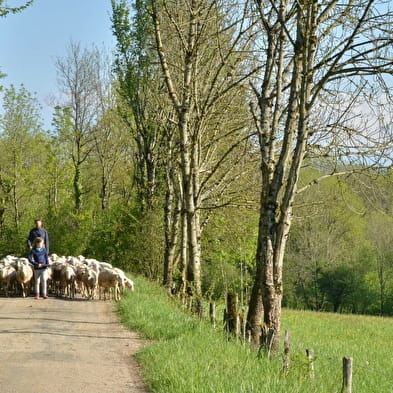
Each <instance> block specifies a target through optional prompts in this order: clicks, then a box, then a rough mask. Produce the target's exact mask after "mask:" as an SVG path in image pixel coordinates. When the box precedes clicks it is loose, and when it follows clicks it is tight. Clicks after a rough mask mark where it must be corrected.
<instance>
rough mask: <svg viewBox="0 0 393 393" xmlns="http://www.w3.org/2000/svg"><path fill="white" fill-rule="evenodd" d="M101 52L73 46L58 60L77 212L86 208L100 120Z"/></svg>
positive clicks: (71, 44) (77, 45)
mask: <svg viewBox="0 0 393 393" xmlns="http://www.w3.org/2000/svg"><path fill="white" fill-rule="evenodd" d="M99 59H100V55H99V51H98V50H97V49H94V48H93V49H91V50H88V49H82V48H81V46H80V44H79V43H75V42H72V41H71V42H70V44H69V47H68V53H67V55H66V56H65V57H64V58H58V59H57V60H56V63H55V66H56V69H57V74H58V80H59V88H60V91H61V93H62V94H63V97H62V101H63V102H62V104H61V106H62V107H63V108H70V110H69V116H70V117H71V123H72V128H71V129H68V128H67V129H64V130H63V132H64V134H63V138H66V139H68V141H69V143H70V155H71V159H72V163H73V167H74V180H73V188H74V205H75V210H76V211H77V212H79V211H80V209H81V205H82V196H83V194H84V193H85V191H84V189H83V177H82V168H83V164H84V163H85V162H86V160H87V158H88V157H89V155H90V153H91V151H92V148H93V146H94V144H93V138H92V129H93V126H94V124H95V122H96V120H97V83H98V81H99V75H98V74H97V72H98V71H99V70H100V67H99V61H100V60H99Z"/></svg>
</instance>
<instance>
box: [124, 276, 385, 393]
mask: <svg viewBox="0 0 393 393" xmlns="http://www.w3.org/2000/svg"><path fill="white" fill-rule="evenodd" d="M134 281H135V284H136V291H135V292H134V293H129V294H127V295H126V296H125V297H124V298H123V299H122V301H121V302H120V303H119V314H120V317H121V320H122V322H123V323H124V324H125V325H126V326H128V327H129V328H130V329H133V330H136V331H138V332H139V333H140V334H141V335H142V336H143V337H145V338H148V339H151V340H152V343H151V344H149V345H147V346H146V347H145V348H144V349H142V350H141V351H140V353H139V354H138V355H137V358H138V361H139V363H140V365H141V367H142V370H143V373H144V377H145V381H146V383H147V385H148V387H149V389H150V390H151V391H152V392H156V393H221V392H222V393H254V392H255V393H308V392H310V393H311V392H313V393H317V392H318V393H325V392H326V393H335V392H337V393H338V392H340V391H341V383H342V382H341V381H342V378H341V375H342V374H341V373H342V372H341V368H342V358H343V356H351V357H353V361H354V374H353V384H354V386H353V392H354V393H393V359H392V355H391V352H392V350H393V340H392V339H393V320H392V319H382V318H375V317H364V316H352V315H338V314H327V313H324V314H322V313H313V312H302V311H291V310H284V312H283V322H282V328H283V332H284V330H285V329H290V331H291V337H292V340H291V369H290V372H289V374H288V375H287V376H285V375H283V373H282V372H281V368H282V358H281V356H278V357H277V358H276V359H275V360H272V361H268V360H267V359H257V355H256V352H255V351H253V350H251V349H250V348H248V347H247V346H245V345H241V344H240V343H236V341H230V342H228V341H227V339H226V336H225V334H223V332H222V330H221V329H219V328H217V329H216V330H214V329H212V328H211V327H210V326H209V325H208V324H207V323H200V322H199V321H197V320H196V319H194V318H193V317H192V316H190V315H189V314H187V313H186V312H183V311H181V310H179V308H178V306H177V305H176V303H175V302H174V301H171V300H170V299H168V298H167V297H166V295H165V292H164V291H163V290H162V289H161V288H159V287H157V286H156V285H154V284H152V283H149V282H147V281H145V280H144V279H141V278H137V279H135V280H134ZM307 348H312V349H313V350H314V353H315V362H314V365H315V378H314V379H313V380H310V378H309V375H308V363H307V359H306V355H305V350H306V349H307Z"/></svg>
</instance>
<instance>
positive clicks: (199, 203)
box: [152, 0, 255, 311]
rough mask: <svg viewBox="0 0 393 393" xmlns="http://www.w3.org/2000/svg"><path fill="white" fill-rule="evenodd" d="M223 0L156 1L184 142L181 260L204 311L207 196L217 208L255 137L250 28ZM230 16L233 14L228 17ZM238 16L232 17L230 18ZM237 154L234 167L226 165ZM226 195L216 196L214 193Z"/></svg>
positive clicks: (159, 45) (159, 39)
mask: <svg viewBox="0 0 393 393" xmlns="http://www.w3.org/2000/svg"><path fill="white" fill-rule="evenodd" d="M230 7H231V6H230V5H228V8H227V9H225V10H224V9H223V8H222V4H221V3H219V2H217V1H212V2H206V1H203V0H196V1H192V2H180V3H178V2H172V1H162V2H161V1H152V18H153V23H154V31H155V40H156V49H157V52H158V55H159V59H160V64H161V69H162V73H163V75H164V79H165V84H166V88H167V91H168V96H169V98H170V100H171V103H172V113H173V119H172V120H173V121H174V123H175V125H176V128H177V140H178V141H179V154H180V159H179V163H180V175H181V184H180V185H181V188H180V192H181V203H182V214H183V216H182V224H181V227H182V241H181V251H180V255H181V260H182V266H183V270H184V271H187V272H188V276H187V275H185V274H183V277H187V286H188V289H189V291H190V292H191V293H192V294H193V295H194V296H195V297H196V299H197V307H198V308H199V311H201V308H200V306H201V296H202V287H201V231H202V229H203V225H204V224H203V222H202V220H201V209H202V208H203V207H206V206H203V203H204V201H206V200H207V199H208V198H209V197H210V198H211V199H210V206H209V207H210V208H213V207H217V206H216V205H219V204H220V203H219V202H218V200H219V199H220V197H221V198H222V195H223V194H222V191H223V190H224V189H225V185H227V184H229V183H230V182H229V178H230V176H231V175H230V174H231V170H229V171H228V170H224V169H223V168H224V167H225V166H226V165H227V166H226V169H228V168H230V169H233V168H235V167H236V166H237V165H236V164H237V161H236V159H234V157H238V158H239V157H242V154H241V153H240V150H239V149H240V147H241V146H243V144H242V142H244V141H245V140H246V139H247V138H248V136H249V135H247V132H246V131H245V129H246V127H247V121H245V119H247V116H244V111H243V110H244V109H245V106H244V102H239V101H238V100H237V98H238V97H241V96H242V91H243V92H244V86H243V83H242V82H243V81H244V80H245V79H246V78H247V76H248V75H250V74H252V73H253V72H255V69H254V68H253V62H252V58H251V56H249V54H250V52H249V41H248V40H247V38H246V35H245V32H246V31H248V25H247V23H246V21H245V18H244V14H242V12H240V13H239V12H238V8H236V7H235V8H236V11H235V8H233V9H231V8H230ZM224 15H227V17H224ZM232 17H233V19H232ZM229 158H231V159H232V160H233V161H232V165H230V164H228V162H229V161H230V159H229ZM221 186H223V188H221V190H222V191H221V192H220V193H217V194H216V197H215V198H213V197H212V195H213V191H214V190H218V188H220V187H221Z"/></svg>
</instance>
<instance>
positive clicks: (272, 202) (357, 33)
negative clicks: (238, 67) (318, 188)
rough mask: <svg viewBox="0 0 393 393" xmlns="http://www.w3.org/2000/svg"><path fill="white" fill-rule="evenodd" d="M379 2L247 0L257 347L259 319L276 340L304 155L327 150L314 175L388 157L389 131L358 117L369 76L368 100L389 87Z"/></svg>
mask: <svg viewBox="0 0 393 393" xmlns="http://www.w3.org/2000/svg"><path fill="white" fill-rule="evenodd" d="M384 3H385V2H384V1H378V0H355V1H353V0H350V1H344V2H337V1H323V0H301V1H292V0H282V1H256V2H255V6H256V9H257V10H258V18H259V21H260V33H261V36H260V37H261V39H260V40H259V41H258V44H261V45H263V48H262V49H263V51H262V52H261V53H263V57H262V58H261V62H262V63H263V64H264V72H263V73H262V75H261V80H262V82H261V84H260V86H257V85H256V83H253V90H254V92H255V96H256V106H255V108H253V115H254V119H255V124H256V126H257V128H258V135H259V146H260V156H261V179H262V184H261V194H260V204H261V208H260V220H259V236H258V247H257V254H256V265H257V266H256V276H255V281H254V286H253V291H252V297H251V300H250V304H249V314H248V321H249V323H250V328H251V331H252V337H253V342H254V343H255V344H257V345H259V342H260V335H261V328H260V326H261V319H263V322H264V324H265V326H266V327H267V328H269V329H272V331H273V332H274V340H273V348H274V349H277V346H278V343H279V336H280V326H281V300H282V293H283V282H282V273H283V261H284V254H285V246H286V241H287V237H288V234H289V231H290V228H291V222H292V205H293V201H294V199H295V196H296V194H298V193H299V192H301V191H302V190H301V189H299V188H298V178H299V171H300V168H301V166H302V164H303V161H304V158H305V157H306V156H308V157H309V158H310V159H312V158H313V157H315V156H316V155H317V154H320V155H321V156H322V155H324V156H325V157H326V156H329V155H330V156H332V157H334V159H335V161H334V162H335V164H334V165H332V166H331V168H330V170H329V173H325V174H323V176H322V177H324V176H327V175H331V174H336V175H337V174H338V173H340V171H341V173H342V172H344V171H346V170H348V171H349V172H354V171H355V168H354V163H355V162H356V161H359V160H361V159H363V163H365V164H366V165H367V166H369V165H370V164H372V163H373V164H375V165H381V164H389V163H390V162H391V161H390V157H385V162H382V161H381V156H380V154H378V153H379V152H380V153H382V154H385V153H388V150H387V147H388V146H389V143H391V138H390V134H389V133H387V132H384V130H379V129H377V128H376V127H372V125H371V124H367V123H366V120H365V119H366V117H367V116H364V117H362V115H363V114H364V113H365V110H364V106H365V105H367V103H368V102H369V101H367V100H368V98H369V97H370V94H371V95H373V92H374V91H375V83H377V84H378V83H379V85H378V86H380V87H381V90H380V93H381V94H379V95H374V98H380V99H381V95H382V94H386V93H387V92H388V89H387V83H388V79H387V78H385V79H384V75H389V74H390V73H391V67H392V64H393V63H392V60H391V59H392V54H391V49H392V38H391V36H390V35H389V31H390V27H389V26H391V23H392V12H391V11H390V10H389V9H387V8H386V7H385V6H384ZM373 76H374V77H373ZM385 97H386V95H385ZM360 108H363V110H360ZM339 163H341V164H340V165H339ZM345 168H346V169H345ZM317 181H318V179H316V180H315V182H317ZM311 184H312V182H310V184H309V185H308V186H310V185H311ZM308 186H306V187H305V189H306V188H308Z"/></svg>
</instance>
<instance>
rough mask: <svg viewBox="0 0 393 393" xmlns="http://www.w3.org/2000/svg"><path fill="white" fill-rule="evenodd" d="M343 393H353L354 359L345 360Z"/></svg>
mask: <svg viewBox="0 0 393 393" xmlns="http://www.w3.org/2000/svg"><path fill="white" fill-rule="evenodd" d="M341 393H352V358H343V386H342V389H341Z"/></svg>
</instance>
